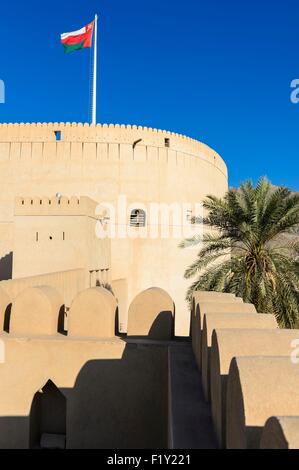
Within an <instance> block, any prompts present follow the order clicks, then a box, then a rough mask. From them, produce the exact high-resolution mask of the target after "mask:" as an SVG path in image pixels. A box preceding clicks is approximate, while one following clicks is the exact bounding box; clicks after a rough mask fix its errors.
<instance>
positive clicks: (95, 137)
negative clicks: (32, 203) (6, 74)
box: [0, 123, 228, 335]
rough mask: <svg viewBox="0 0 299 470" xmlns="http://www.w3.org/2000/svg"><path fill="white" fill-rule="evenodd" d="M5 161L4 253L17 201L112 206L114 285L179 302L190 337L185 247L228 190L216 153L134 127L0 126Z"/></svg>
mask: <svg viewBox="0 0 299 470" xmlns="http://www.w3.org/2000/svg"><path fill="white" fill-rule="evenodd" d="M0 165H1V171H0V178H1V188H2V191H1V195H0V221H1V224H0V231H1V233H0V235H1V236H0V240H1V245H0V250H1V252H0V256H2V257H3V256H4V255H6V254H7V253H9V252H13V251H14V246H13V244H14V240H13V230H12V226H13V214H14V200H15V197H19V196H22V197H24V196H29V197H34V196H38V197H43V196H44V197H52V196H53V195H55V194H60V195H62V196H67V197H71V196H77V197H81V196H88V197H90V198H92V199H93V200H95V201H97V202H98V203H99V205H100V206H101V208H100V209H99V210H102V209H103V206H105V207H106V208H107V207H108V209H107V217H106V223H107V224H108V225H109V229H110V231H111V233H112V238H111V257H112V258H111V273H110V279H111V281H113V280H120V279H126V280H127V284H128V295H127V300H128V303H129V302H131V301H132V300H133V298H134V297H135V296H136V295H137V294H138V293H139V292H140V291H141V290H144V289H147V288H150V287H160V288H162V289H165V290H166V291H167V292H169V294H170V295H171V296H172V298H173V299H174V300H175V303H176V312H175V315H176V334H177V335H185V334H188V333H189V332H188V325H189V314H188V309H187V305H186V302H185V300H184V299H185V293H186V289H187V287H188V285H189V283H190V281H186V280H184V277H183V276H184V271H185V269H186V267H187V266H188V265H189V264H190V263H191V262H192V261H193V260H194V256H195V253H196V251H197V250H196V251H195V252H194V250H188V249H185V250H182V249H180V248H178V244H179V242H180V240H181V239H182V238H184V236H185V234H186V230H185V229H187V232H188V226H189V228H191V223H190V221H191V219H192V217H193V216H198V215H200V214H198V213H196V210H198V206H196V205H197V204H199V203H200V202H201V201H202V200H203V198H204V197H205V196H206V195H207V194H213V195H215V196H218V197H222V196H223V195H224V193H225V192H226V191H227V189H228V178H227V168H226V165H225V163H224V161H223V160H222V158H221V157H220V156H219V155H218V154H217V153H216V152H215V151H214V150H212V149H211V148H210V147H208V146H207V145H205V144H203V143H201V142H198V141H196V140H193V139H190V138H188V137H185V136H182V135H178V134H175V133H172V132H167V131H162V130H157V129H151V128H145V127H137V126H125V125H106V124H104V125H97V126H92V125H88V124H75V123H73V124H70V123H66V124H63V123H44V124H42V123H37V124H0ZM196 207H197V208H196ZM109 208H110V209H109ZM167 211H168V215H167ZM125 323H126V322H125V320H123V325H122V328H123V330H125V329H126V324H125Z"/></svg>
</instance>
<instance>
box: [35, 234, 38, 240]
mask: <svg viewBox="0 0 299 470" xmlns="http://www.w3.org/2000/svg"><path fill="white" fill-rule="evenodd" d="M35 240H36V241H37V242H38V232H36V234H35Z"/></svg>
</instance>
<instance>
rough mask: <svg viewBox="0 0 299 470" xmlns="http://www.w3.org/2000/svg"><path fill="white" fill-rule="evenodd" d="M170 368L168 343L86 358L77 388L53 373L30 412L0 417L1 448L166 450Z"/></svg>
mask: <svg viewBox="0 0 299 470" xmlns="http://www.w3.org/2000/svg"><path fill="white" fill-rule="evenodd" d="M167 369H168V368H167V347H166V346H163V345H162V346H161V345H159V346H157V345H155V346H151V347H148V346H147V347H145V346H144V345H143V346H138V345H136V344H127V345H126V347H125V349H124V352H123V355H122V357H121V358H120V359H111V360H107V359H105V360H98V359H97V360H91V361H88V362H87V363H86V364H85V365H84V366H83V367H82V368H81V370H80V372H79V374H78V376H77V378H76V382H75V385H74V387H73V388H58V387H57V386H56V384H55V383H54V381H52V380H51V379H50V378H49V380H48V381H47V382H46V384H41V389H40V390H36V391H33V392H32V394H33V395H32V405H31V410H30V415H29V416H26V417H17V416H15V417H9V418H8V417H0V448H2V449H3V448H4V449H5V448H28V447H30V448H34V449H40V448H49V449H51V448H52V449H53V448H68V449H115V448H118V449H142V448H145V449H166V448H167V428H168V423H167V420H168V413H167V410H168V399H167V395H168V381H167Z"/></svg>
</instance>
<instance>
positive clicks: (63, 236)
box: [62, 232, 65, 241]
mask: <svg viewBox="0 0 299 470" xmlns="http://www.w3.org/2000/svg"><path fill="white" fill-rule="evenodd" d="M62 240H63V241H64V240H65V232H62Z"/></svg>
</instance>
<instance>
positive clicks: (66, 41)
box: [61, 21, 94, 54]
mask: <svg viewBox="0 0 299 470" xmlns="http://www.w3.org/2000/svg"><path fill="white" fill-rule="evenodd" d="M93 29H94V21H92V22H91V23H89V24H88V25H86V26H84V28H81V29H78V30H77V31H72V32H70V33H63V34H61V43H62V44H63V47H64V52H65V53H66V54H68V53H69V52H73V51H78V50H79V49H85V48H87V47H91V45H92V35H93Z"/></svg>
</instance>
